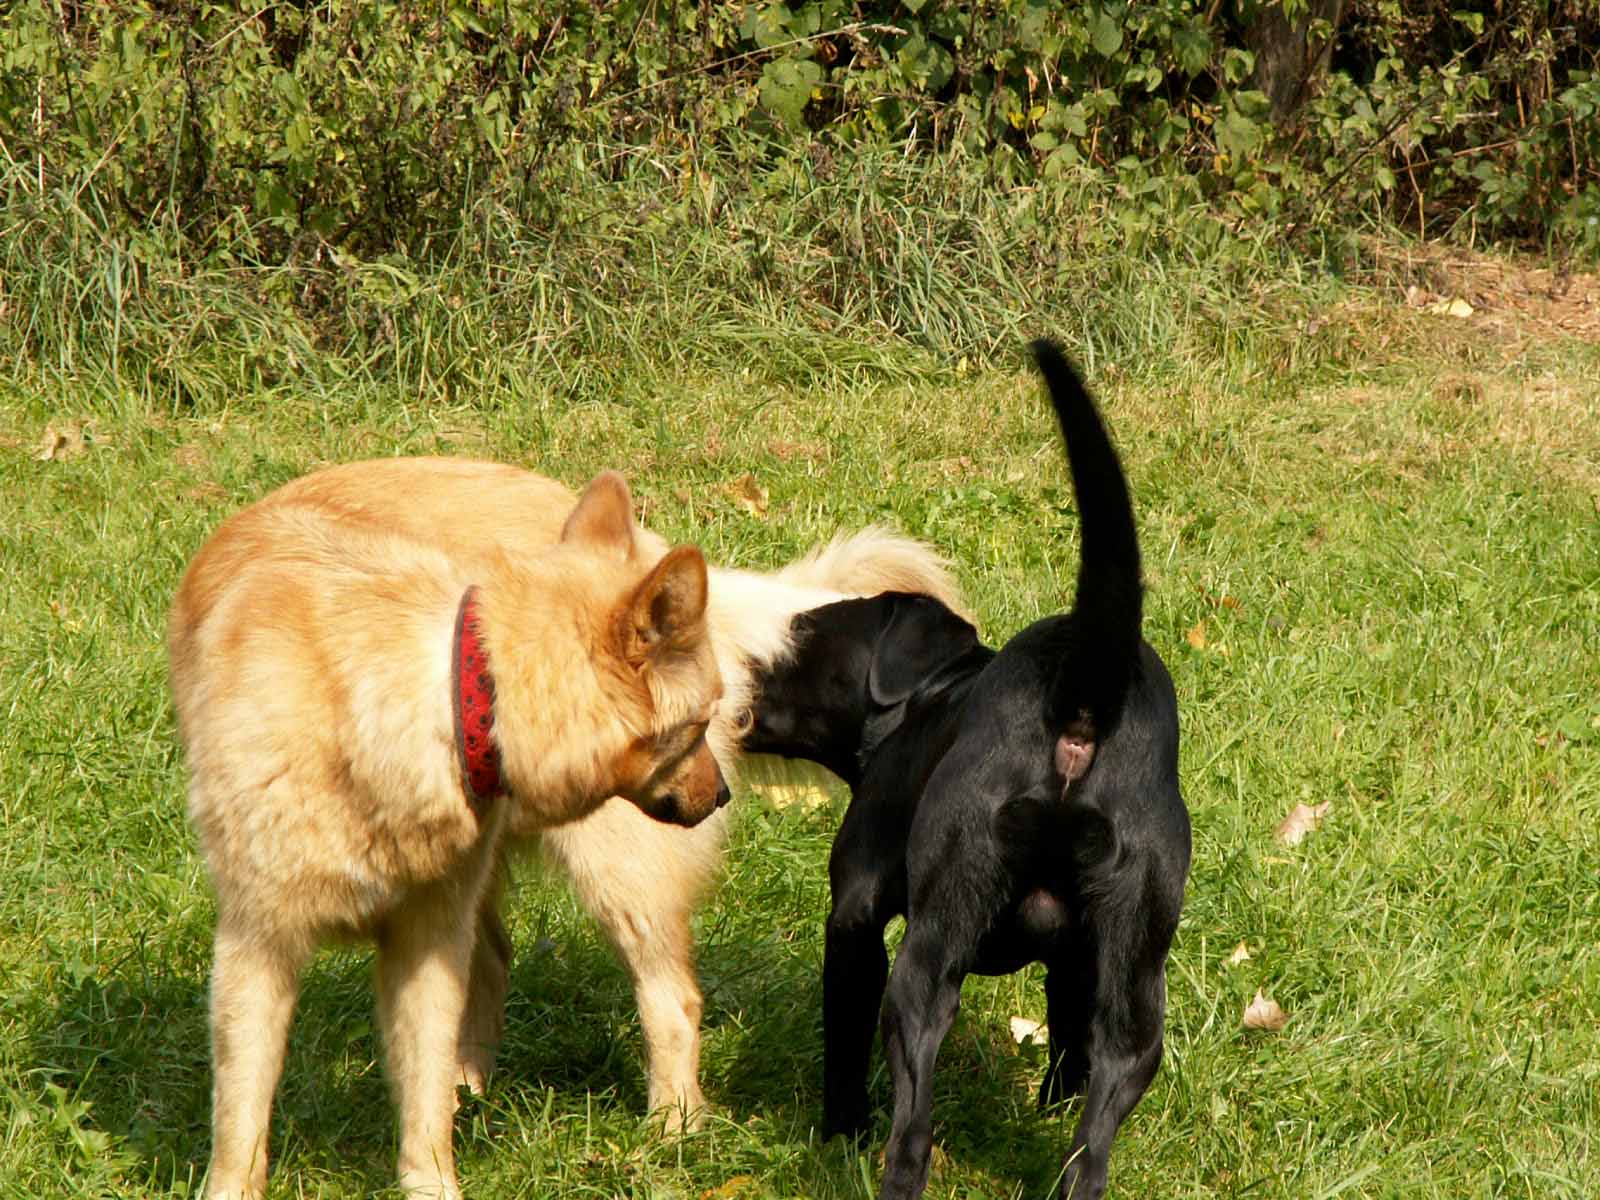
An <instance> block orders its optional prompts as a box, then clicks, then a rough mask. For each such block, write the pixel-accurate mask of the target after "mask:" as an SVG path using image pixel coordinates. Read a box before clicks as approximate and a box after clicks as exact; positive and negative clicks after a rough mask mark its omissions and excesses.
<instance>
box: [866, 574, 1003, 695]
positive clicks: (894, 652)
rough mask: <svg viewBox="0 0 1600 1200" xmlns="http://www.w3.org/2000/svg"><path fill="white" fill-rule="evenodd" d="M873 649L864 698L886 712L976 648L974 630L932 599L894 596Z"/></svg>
mask: <svg viewBox="0 0 1600 1200" xmlns="http://www.w3.org/2000/svg"><path fill="white" fill-rule="evenodd" d="M883 599H885V600H887V601H888V602H889V606H890V607H889V617H888V620H887V621H885V622H884V625H883V628H882V630H880V631H879V633H878V640H877V643H876V644H875V645H874V646H873V648H872V665H871V667H870V668H869V669H868V671H867V694H868V695H870V696H871V697H872V700H873V703H875V704H881V705H883V706H884V707H886V708H887V707H892V706H893V705H896V704H899V703H900V702H901V701H902V700H904V699H905V698H906V697H908V696H910V695H911V693H912V692H914V691H916V689H917V685H918V684H920V683H921V682H922V681H923V680H925V679H927V678H928V677H929V676H931V675H933V674H934V673H935V672H936V671H938V670H939V669H940V668H941V667H944V666H947V665H949V664H950V663H953V662H955V660H956V659H958V658H960V657H961V656H962V655H964V654H966V653H967V652H968V651H970V650H971V649H972V648H973V647H974V646H976V645H977V644H978V631H977V630H976V629H974V628H973V627H972V626H971V625H969V624H968V623H967V622H965V621H963V620H962V619H961V618H960V617H958V616H956V614H955V613H953V612H951V611H950V610H949V609H948V608H946V607H945V606H944V605H943V604H941V603H939V601H937V600H935V599H934V598H933V597H932V596H919V595H912V594H909V593H895V594H891V595H888V596H885V597H883Z"/></svg>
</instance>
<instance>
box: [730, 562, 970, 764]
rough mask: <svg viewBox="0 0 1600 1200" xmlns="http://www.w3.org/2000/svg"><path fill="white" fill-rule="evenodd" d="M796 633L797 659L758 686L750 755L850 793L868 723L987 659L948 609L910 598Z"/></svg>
mask: <svg viewBox="0 0 1600 1200" xmlns="http://www.w3.org/2000/svg"><path fill="white" fill-rule="evenodd" d="M794 632H795V639H794V641H795V649H794V653H792V654H791V655H790V656H789V657H788V658H786V659H785V660H783V661H782V662H780V663H778V664H777V665H775V666H773V667H770V668H768V669H767V670H765V671H763V672H762V673H761V674H760V676H759V677H758V680H757V685H758V689H759V698H758V699H757V701H756V704H755V707H754V710H753V711H752V713H751V728H750V733H749V734H748V735H747V736H746V737H745V739H744V749H745V750H746V751H748V752H751V753H766V754H781V755H784V756H786V757H789V758H805V759H810V760H811V761H813V762H819V763H821V764H822V765H823V766H825V767H827V768H828V769H829V770H830V771H832V772H833V773H834V774H835V775H838V776H839V777H840V778H841V779H843V780H845V781H846V782H849V783H852V784H853V783H854V782H855V781H856V779H857V777H858V776H859V774H860V764H859V756H860V751H861V748H862V743H863V740H864V736H865V733H866V728H867V724H868V722H869V721H871V720H872V719H873V718H874V717H877V716H879V715H881V714H883V713H885V712H889V711H891V710H894V709H896V708H899V707H900V706H902V705H904V704H906V703H907V702H908V701H910V700H912V699H913V698H914V697H915V696H916V695H917V694H918V693H919V692H920V691H926V690H929V689H933V688H937V687H939V686H940V685H941V683H942V682H943V681H945V680H946V679H947V678H948V677H949V675H950V674H951V673H952V672H960V671H962V670H963V669H965V666H966V665H967V664H969V663H970V664H971V665H973V666H974V667H977V666H981V665H982V661H986V660H987V656H988V653H989V652H988V651H986V650H984V649H983V647H982V646H981V644H980V643H979V641H978V633H977V630H975V629H973V627H972V626H971V625H970V624H968V623H967V622H966V621H964V620H962V619H961V618H960V617H958V616H957V615H956V614H955V613H953V612H951V611H950V609H948V608H946V607H945V606H944V605H943V604H941V603H940V602H939V601H937V600H935V599H933V598H932V597H930V596H922V595H913V594H910V593H906V592H886V593H884V594H883V595H880V596H870V597H866V598H864V599H859V600H841V601H839V602H837V603H835V604H829V605H825V606H823V607H822V608H816V609H812V610H811V611H809V612H805V613H801V614H800V615H799V616H798V617H796V618H795V629H794ZM980 660H981V661H980Z"/></svg>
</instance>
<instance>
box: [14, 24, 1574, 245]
mask: <svg viewBox="0 0 1600 1200" xmlns="http://www.w3.org/2000/svg"><path fill="white" fill-rule="evenodd" d="M1274 8H1279V9H1281V11H1282V13H1283V14H1284V15H1286V16H1287V17H1288V18H1289V19H1290V20H1298V19H1301V18H1303V17H1305V16H1306V15H1307V13H1308V4H1307V0H1284V3H1283V4H1282V5H1281V6H1279V5H1269V4H1262V3H1258V2H1251V0H1239V2H1236V3H1233V4H1223V3H1221V2H1220V0H1155V2H1152V3H1126V2H1122V0H1104V2H1101V3H1091V4H1079V5H1060V4H1054V3H1047V2H1046V0H956V2H952V3H939V2H937V0H898V2H896V0H876V2H868V0H861V2H857V3H850V2H847V0H811V2H810V3H798V2H793V0H791V2H789V3H750V4H732V5H721V4H709V3H702V4H687V3H677V4H669V3H664V2H662V0H611V2H610V3H577V2H574V0H521V2H515V3H513V2H510V0H396V2H393V3H360V4H358V3H352V2H349V0H343V2H341V0H327V2H325V3H320V4H309V3H304V2H301V3H279V4H267V5H264V6H255V5H251V6H245V7H239V6H236V5H233V4H221V3H214V2H211V0H188V2H186V3H185V2H161V0H106V2H102V3H89V2H87V0H23V2H22V3H19V4H17V5H15V6H14V7H13V8H12V10H11V13H10V16H9V18H8V21H7V23H6V26H5V29H4V33H3V35H0V37H3V42H4V44H3V47H0V53H3V56H4V75H3V79H0V101H3V103H0V133H3V135H4V141H5V145H6V147H7V158H8V161H7V162H6V163H5V164H4V166H5V170H6V191H7V200H8V202H9V203H11V204H13V205H17V204H22V205H26V204H27V203H28V202H29V201H33V202H38V201H39V200H41V199H42V198H43V196H44V195H45V194H46V193H48V192H49V191H51V190H52V189H66V190H67V191H68V192H69V193H70V195H71V196H72V197H73V198H74V201H75V202H77V203H80V204H87V205H88V206H89V207H91V208H93V209H95V210H96V211H97V212H98V214H99V216H98V219H100V220H103V221H104V222H105V223H107V224H108V225H110V226H112V227H115V228H117V229H121V230H124V231H126V232H127V234H128V236H130V237H132V238H134V239H135V241H137V239H138V238H139V237H141V236H144V237H151V236H169V235H171V234H174V233H175V234H177V235H179V237H180V238H181V240H182V241H183V243H184V244H185V245H186V246H188V247H189V248H190V249H191V252H200V253H212V252H216V251H219V250H226V252H228V253H229V254H234V255H241V256H244V257H247V258H250V257H254V258H259V259H264V260H268V261H282V260H284V259H285V258H286V257H287V256H290V255H292V254H293V253H294V252H295V251H296V249H297V248H303V247H304V246H305V245H306V244H307V242H308V240H309V241H310V242H312V243H317V242H327V243H331V244H335V245H344V246H347V247H350V248H351V249H353V250H355V251H356V252H358V253H361V254H363V255H372V254H378V253H382V252H384V251H387V250H394V249H403V250H411V251H414V250H415V249H417V247H418V246H419V245H420V244H422V243H425V242H426V241H428V239H430V238H432V237H435V236H437V235H438V234H440V233H441V232H442V231H448V230H452V229H454V228H456V227H457V226H458V225H459V222H460V214H461V212H462V211H463V209H464V208H465V207H467V206H468V205H469V204H470V203H472V202H474V201H476V200H479V199H482V198H484V197H492V198H493V200H494V201H495V202H496V203H499V204H503V205H505V206H507V207H508V208H509V209H510V210H512V211H514V212H516V213H518V214H519V215H521V216H523V217H526V218H529V219H532V220H535V221H549V220H552V219H558V218H559V213H560V209H561V207H562V193H563V191H564V185H563V180H564V179H565V177H566V175H567V173H568V172H569V171H570V170H571V169H573V167H574V166H575V165H576V166H578V168H579V169H581V170H582V171H584V172H598V173H601V174H605V173H606V172H614V171H615V170H616V168H617V166H618V159H619V157H620V156H622V155H627V154H648V153H649V152H650V151H651V149H652V148H653V147H654V148H675V149H679V150H682V149H684V148H685V147H693V146H697V145H703V144H707V143H716V144H719V145H721V146H723V147H724V148H728V147H732V148H734V149H736V150H738V151H739V155H737V156H736V157H739V158H740V160H741V161H743V162H745V163H746V164H748V165H752V166H753V165H755V164H757V163H758V162H759V160H760V159H761V157H762V156H763V154H765V153H766V149H765V147H767V146H770V145H771V144H774V143H783V142H794V141H797V140H799V141H804V140H809V139H812V138H815V137H818V136H820V137H821V138H822V139H823V140H824V141H825V142H827V143H828V144H830V145H832V146H834V147H836V148H838V149H842V150H844V151H846V152H848V151H850V150H851V149H852V148H857V147H860V146H862V145H865V144H877V145H894V146H897V147H900V148H902V149H904V150H905V151H906V152H908V153H917V154H925V153H939V154H953V155H959V156H962V157H963V158H964V159H965V160H967V161H970V162H973V163H975V164H978V165H980V166H981V167H982V169H983V170H984V171H985V172H987V173H988V175H989V176H990V178H992V179H994V180H996V181H998V182H1000V183H1002V184H1004V183H1018V182H1025V183H1028V184H1031V185H1038V186H1045V187H1049V186H1052V185H1053V183H1054V182H1055V181H1057V180H1059V179H1060V178H1061V177H1062V175H1063V173H1065V172H1068V171H1081V170H1089V171H1092V172H1094V173H1096V174H1097V175H1098V176H1100V177H1101V178H1102V179H1103V180H1104V182H1105V184H1106V186H1107V187H1110V188H1113V189H1122V190H1123V191H1124V192H1125V193H1126V194H1128V195H1129V196H1130V197H1131V198H1133V199H1135V200H1137V199H1138V198H1139V197H1140V196H1141V195H1147V194H1148V195H1159V196H1161V197H1162V202H1167V201H1168V200H1170V199H1171V198H1172V197H1173V195H1174V189H1176V191H1177V193H1178V194H1179V195H1180V196H1181V198H1182V199H1183V201H1184V202H1189V201H1195V202H1203V203H1205V204H1206V205H1208V206H1210V207H1212V208H1214V209H1216V210H1217V211H1219V212H1221V213H1224V214H1232V215H1233V216H1235V217H1249V218H1256V217H1259V216H1262V215H1289V216H1292V217H1294V218H1295V219H1297V220H1299V221H1300V222H1301V223H1302V224H1307V223H1316V222H1325V221H1328V220H1329V219H1331V218H1332V217H1334V216H1338V217H1339V219H1343V215H1344V214H1347V213H1349V212H1351V211H1356V212H1360V213H1364V214H1366V215H1367V216H1369V217H1370V218H1372V219H1377V220H1385V219H1387V220H1395V221H1405V222H1408V223H1410V222H1414V223H1415V224H1416V225H1417V226H1418V228H1420V229H1422V230H1423V231H1424V232H1428V231H1431V230H1439V229H1443V228H1445V227H1452V226H1454V227H1459V228H1461V229H1463V230H1465V231H1467V232H1487V233H1489V234H1492V235H1494V236H1507V237H1514V238H1520V239H1523V240H1531V241H1543V242H1549V243H1552V244H1559V245H1561V246H1566V247H1576V248H1582V249H1587V250H1590V251H1593V250H1595V249H1597V248H1600V228H1597V222H1596V217H1597V215H1600V184H1596V182H1595V180H1596V178H1600V114H1597V107H1600V62H1597V60H1596V56H1597V53H1600V51H1597V47H1600V13H1596V12H1595V11H1594V10H1593V8H1592V6H1589V5H1584V4H1580V3H1577V2H1575V0H1574V2H1570V3H1551V2H1534V0H1521V2H1516V3H1494V4H1489V3H1486V2H1482V0H1480V2H1478V3H1468V4H1465V5H1464V6H1463V7H1461V8H1453V7H1451V6H1450V5H1449V4H1446V3H1444V2H1443V0H1428V2H1427V3H1424V4H1421V5H1416V4H1400V3H1398V2H1397V0H1357V2H1355V3H1352V4H1350V5H1348V6H1346V8H1347V11H1346V12H1345V13H1344V14H1343V20H1342V22H1341V25H1340V28H1339V30H1338V31H1337V35H1336V37H1335V39H1334V42H1333V47H1332V54H1331V70H1329V71H1328V72H1327V73H1326V76H1325V77H1323V78H1322V79H1321V81H1320V85H1319V86H1316V87H1313V88H1311V89H1310V91H1309V93H1308V98H1307V99H1306V100H1305V102H1304V103H1302V104H1300V105H1299V106H1298V107H1297V108H1296V109H1295V111H1294V112H1292V113H1291V114H1289V116H1288V117H1287V119H1284V120H1279V121H1276V122H1275V121H1274V120H1272V119H1271V116H1270V115H1269V111H1268V110H1269V106H1268V103H1267V100H1266V97H1265V96H1264V95H1263V94H1262V93H1261V92H1260V91H1259V90H1257V89H1256V88H1255V86H1254V78H1255V75H1256V73H1257V67H1258V64H1257V63H1256V61H1255V57H1254V55H1253V54H1252V52H1251V51H1250V50H1249V49H1248V48H1247V45H1248V42H1249V32H1250V29H1251V27H1252V25H1253V24H1254V22H1256V21H1257V20H1260V19H1262V17H1263V14H1264V13H1266V12H1267V10H1269V9H1274ZM1318 32H1320V33H1323V34H1329V33H1332V32H1333V31H1332V30H1329V29H1321V30H1317V29H1313V34H1315V33H1318ZM585 146H590V147H594V146H599V147H603V149H602V150H601V152H600V153H597V154H588V153H586V152H585V151H583V149H582V148H583V147H585ZM579 154H584V157H582V159H581V161H580V160H579V159H577V158H575V157H574V156H575V155H579ZM1162 180H1164V181H1165V182H1161V181H1162Z"/></svg>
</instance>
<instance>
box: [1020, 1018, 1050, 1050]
mask: <svg viewBox="0 0 1600 1200" xmlns="http://www.w3.org/2000/svg"><path fill="white" fill-rule="evenodd" d="M1011 1040H1012V1041H1014V1042H1016V1043H1017V1045H1019V1046H1026V1045H1029V1044H1032V1045H1035V1046H1043V1045H1044V1044H1045V1043H1047V1042H1048V1041H1049V1040H1050V1029H1049V1027H1048V1026H1046V1025H1044V1024H1042V1023H1040V1022H1038V1021H1030V1020H1029V1019H1028V1018H1027V1017H1012V1018H1011Z"/></svg>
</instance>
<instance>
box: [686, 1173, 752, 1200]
mask: <svg viewBox="0 0 1600 1200" xmlns="http://www.w3.org/2000/svg"><path fill="white" fill-rule="evenodd" d="M755 1186H756V1180H755V1176H753V1175H732V1176H729V1177H728V1179H727V1180H726V1181H724V1182H723V1183H720V1184H718V1185H717V1186H716V1187H714V1188H711V1189H709V1190H707V1191H704V1192H701V1193H700V1200H736V1198H737V1197H739V1196H747V1195H750V1194H751V1193H752V1192H753V1191H754V1189H755Z"/></svg>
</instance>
